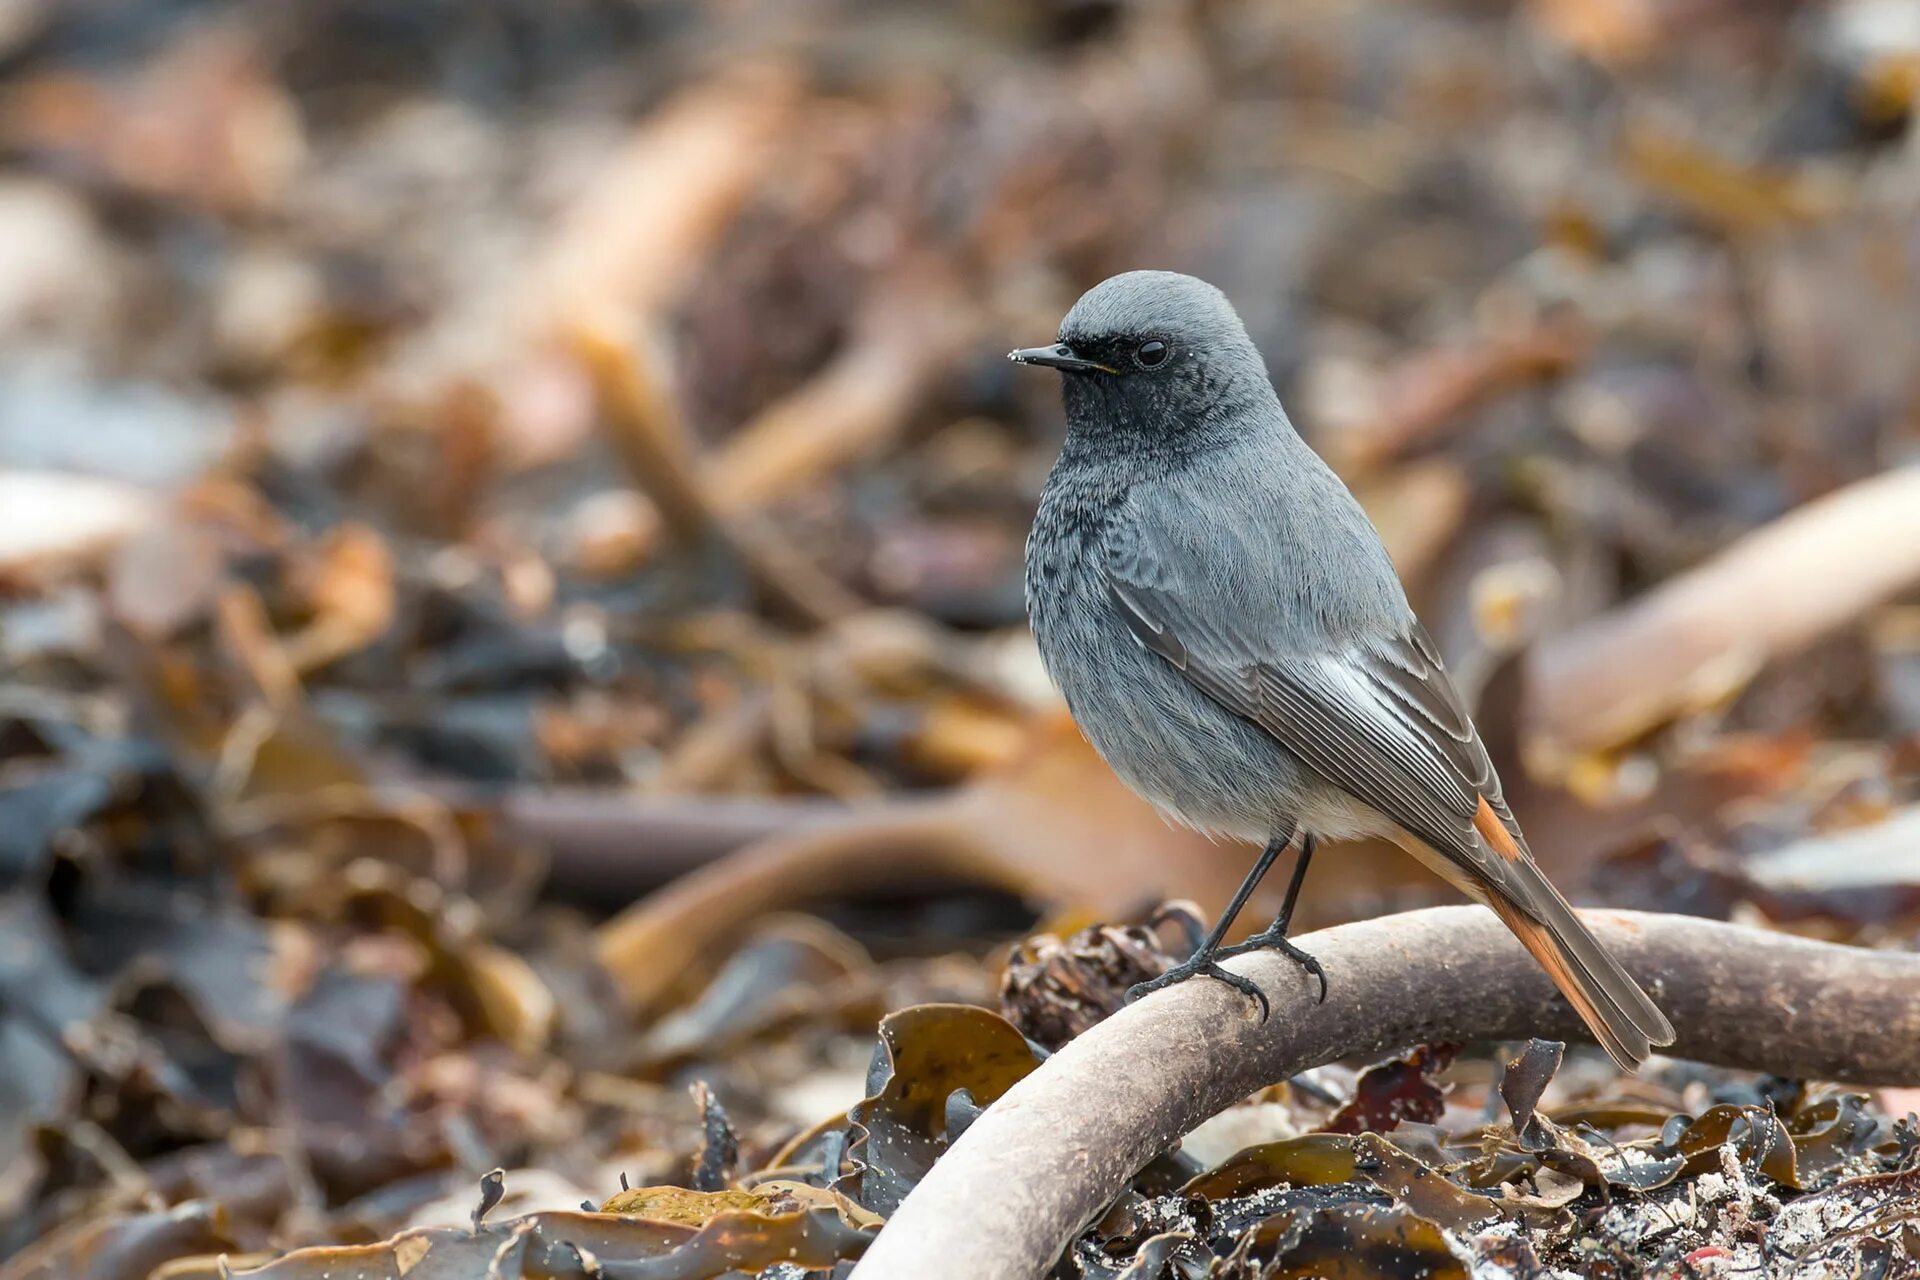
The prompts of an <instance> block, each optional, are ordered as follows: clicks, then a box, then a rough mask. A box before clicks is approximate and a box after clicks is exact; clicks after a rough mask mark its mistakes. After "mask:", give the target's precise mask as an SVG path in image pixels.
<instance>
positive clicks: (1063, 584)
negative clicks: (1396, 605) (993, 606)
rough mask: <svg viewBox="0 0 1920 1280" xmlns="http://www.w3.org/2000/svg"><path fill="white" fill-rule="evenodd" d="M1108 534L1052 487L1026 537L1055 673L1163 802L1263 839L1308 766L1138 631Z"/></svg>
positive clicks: (1097, 731) (1033, 595) (1078, 711)
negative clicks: (1115, 576) (1112, 572)
mask: <svg viewBox="0 0 1920 1280" xmlns="http://www.w3.org/2000/svg"><path fill="white" fill-rule="evenodd" d="M1111 536H1112V534H1111V532H1110V530H1109V529H1108V527H1107V525H1106V523H1105V522H1104V521H1103V520H1101V519H1100V518H1099V517H1098V516H1097V515H1093V514H1092V513H1088V512H1085V511H1080V510H1075V509H1074V504H1073V503H1072V502H1071V499H1070V496H1069V497H1068V498H1067V500H1065V501H1063V500H1062V499H1061V496H1060V495H1057V494H1055V493H1053V492H1051V491H1050V493H1049V496H1048V500H1043V501H1042V504H1041V510H1040V515H1039V517H1038V518H1037V519H1036V520H1035V523H1034V530H1033V536H1032V538H1031V539H1030V540H1029V542H1028V548H1027V599H1028V609H1029V612H1030V614H1031V617H1032V621H1033V631H1034V638H1035V640H1036V642H1037V643H1038V645H1039V648H1040V657H1041V660H1042V661H1043V662H1044V663H1045V665H1046V668H1047V672H1048V674H1049V675H1050V676H1051V677H1052V679H1053V681H1054V683H1055V685H1057V686H1058V687H1059V689H1060V692H1061V693H1062V694H1063V695H1064V696H1065V698H1066V701H1067V708H1068V710H1069V711H1071V712H1072V714H1073V718H1074V721H1075V722H1076V723H1077V724H1078V725H1079V726H1080V729H1081V731H1082V732H1083V733H1085V734H1086V736H1087V739H1088V740H1089V741H1090V742H1092V744H1093V746H1094V749H1095V750H1097V751H1098V752H1099V753H1100V755H1101V756H1102V757H1103V758H1104V759H1105V760H1106V761H1107V763H1108V764H1109V765H1111V766H1112V767H1113V770H1114V772H1116V773H1117V774H1119V775H1120V777H1121V779H1122V780H1123V781H1124V782H1126V783H1127V785H1128V786H1130V787H1131V788H1133V790H1135V791H1136V792H1138V793H1139V794H1141V795H1142V796H1144V797H1145V798H1147V799H1148V800H1150V801H1151V802H1152V803H1153V804H1154V805H1156V806H1157V807H1159V808H1160V809H1161V810H1162V811H1163V812H1165V813H1167V814H1168V815H1169V816H1171V817H1173V818H1175V819H1176V820H1178V821H1180V822H1183V823H1185V824H1187V825H1189V826H1193V827H1197V828H1199V829H1201V830H1205V831H1213V832H1220V833H1223V834H1229V835H1236V836H1240V837H1242V838H1244V839H1248V840H1254V841H1262V840H1265V839H1266V838H1267V836H1268V835H1269V834H1270V833H1271V832H1272V831H1273V830H1275V829H1276V828H1278V827H1280V826H1282V825H1284V824H1285V822H1286V821H1287V820H1289V819H1291V818H1292V817H1293V816H1295V813H1296V812H1297V809H1298V806H1299V802H1300V800H1301V793H1302V788H1303V786H1304V785H1305V783H1306V779H1305V777H1304V774H1303V771H1302V768H1301V766H1300V765H1299V764H1298V763H1297V762H1296V761H1295V760H1294V759H1293V757H1292V756H1291V755H1289V754H1288V753H1287V752H1286V751H1285V750H1284V749H1283V748H1282V747H1281V746H1280V744H1279V743H1277V742H1276V741H1275V740H1274V739H1273V738H1272V737H1270V736H1269V735H1268V734H1267V733H1266V732H1265V731H1264V730H1261V729H1259V728H1258V727H1256V726H1254V725H1252V724H1250V723H1249V722H1247V721H1245V720H1242V719H1241V718H1240V717H1238V716H1235V715H1233V714H1232V713H1231V712H1228V711H1226V710H1225V709H1223V708H1222V707H1220V706H1219V705H1218V704H1217V703H1215V702H1214V701H1213V700H1212V699H1210V698H1208V697H1207V696H1206V695H1205V694H1204V693H1202V692H1201V691H1200V690H1199V689H1197V688H1195V687H1194V686H1193V685H1192V684H1191V683H1190V682H1189V681H1188V680H1187V679H1186V677H1185V676H1183V675H1182V674H1181V673H1180V672H1179V671H1178V670H1177V669H1176V668H1175V667H1174V666H1173V665H1172V664H1171V663H1169V662H1168V661H1167V660H1166V659H1165V658H1163V657H1161V656H1160V655H1158V654H1156V653H1153V652H1151V651H1150V650H1149V649H1147V647H1146V646H1145V645H1144V644H1142V643H1141V641H1140V639H1139V638H1138V637H1137V636H1136V635H1135V634H1134V631H1133V629H1132V628H1131V627H1130V626H1129V625H1128V624H1127V622H1126V620H1125V619H1124V618H1123V617H1122V616H1121V614H1120V612H1119V609H1118V607H1117V606H1116V604H1115V602H1114V599H1113V596H1112V593H1111V591H1110V590H1109V587H1108V582H1107V576H1106V565H1107V563H1108V556H1109V554H1110V548H1109V547H1108V545H1107V544H1108V540H1109V538H1110V537H1111Z"/></svg>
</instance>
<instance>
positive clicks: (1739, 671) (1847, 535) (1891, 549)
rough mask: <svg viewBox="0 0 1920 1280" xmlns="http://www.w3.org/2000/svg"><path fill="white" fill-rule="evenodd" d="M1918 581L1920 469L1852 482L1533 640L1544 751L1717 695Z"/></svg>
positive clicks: (1604, 742) (1633, 727)
mask: <svg viewBox="0 0 1920 1280" xmlns="http://www.w3.org/2000/svg"><path fill="white" fill-rule="evenodd" d="M1916 582H1920V467H1912V466H1910V467H1902V468H1899V469H1897V470H1894V471H1889V472H1887V473H1885V474H1884V475H1880V476H1876V477H1874V478H1873V479H1871V480H1863V481H1860V482H1859V483H1857V484H1853V485H1849V486H1848V487H1846V488H1844V489H1841V490H1840V491H1838V492H1836V493H1833V494H1829V495H1828V496H1827V497H1825V498H1822V499H1820V500H1819V501H1817V502H1812V503H1809V504H1808V505H1807V506H1805V507H1803V508H1801V509H1800V510H1798V511H1795V512H1793V513H1792V514H1791V515H1788V516H1785V517H1783V518H1781V519H1780V520H1777V521H1775V522H1774V523H1772V524H1770V525H1768V526H1767V527H1766V528H1764V529H1760V530H1757V531H1756V532H1754V533H1752V534H1749V535H1748V536H1747V537H1745V538H1742V539H1741V540H1740V541H1739V542H1737V543H1735V544H1734V545H1733V546H1731V547H1729V548H1728V549H1726V550H1725V551H1723V552H1721V553H1720V554H1719V555H1718V556H1716V557H1714V558H1713V559H1712V560H1709V561H1708V562H1707V563H1706V564H1704V565H1701V566H1700V567H1699V568H1697V569H1694V570H1693V571H1691V572H1689V573H1684V574H1681V575H1680V576H1678V577H1676V578H1673V579H1670V580H1669V581H1667V582H1666V583H1664V584H1663V585H1661V586H1660V587H1658V588H1656V589H1654V590H1652V591H1650V592H1648V593H1647V594H1646V595H1644V596H1641V597H1639V598H1638V599H1636V600H1633V601H1631V602H1629V603H1627V604H1625V605H1623V606H1621V607H1620V608H1618V609H1615V610H1613V611H1612V612H1610V613H1607V614H1604V615H1602V616H1600V617H1598V618H1596V619H1594V620H1593V621H1591V622H1588V623H1587V624H1586V625H1584V626H1582V627H1579V628H1576V629H1575V630H1573V631H1569V632H1567V633H1566V634H1564V635H1560V636H1556V637H1554V638H1553V639H1551V640H1548V641H1546V642H1545V643H1543V644H1542V645H1541V646H1540V647H1539V648H1538V649H1536V650H1535V651H1534V654H1533V657H1532V662H1531V666H1530V670H1529V678H1528V684H1529V690H1530V696H1529V698H1528V707H1529V711H1528V722H1529V723H1528V731H1529V737H1530V738H1531V739H1533V741H1534V744H1535V746H1536V748H1537V749H1538V750H1539V752H1540V758H1541V759H1542V762H1543V763H1545V764H1547V765H1549V766H1551V765H1552V764H1553V763H1554V762H1555V761H1556V760H1561V761H1564V760H1565V759H1567V758H1568V757H1569V756H1571V755H1574V754H1577V753H1579V752H1583V751H1599V750H1605V749H1607V748H1609V747H1614V746H1618V745H1620V744H1622V743H1624V742H1627V741H1629V740H1631V739H1633V738H1635V737H1637V736H1639V735H1640V734H1641V733H1644V732H1645V731H1646V730H1648V729H1650V728H1653V727H1654V726H1656V725H1658V724H1659V723H1660V722H1661V721H1663V720H1665V719H1666V718H1667V717H1669V716H1672V715H1674V714H1677V713H1679V712H1683V711H1685V710H1687V709H1689V708H1692V707H1699V706H1705V705H1711V704H1712V703H1714V702H1715V701H1717V700H1719V699H1720V698H1722V697H1724V696H1726V695H1727V694H1729V693H1732V692H1734V691H1736V690H1738V688H1739V687H1740V686H1741V684H1742V683H1744V681H1745V680H1746V678H1747V677H1748V676H1750V675H1751V674H1752V673H1753V672H1754V671H1756V670H1757V669H1758V668H1759V667H1760V666H1761V665H1762V664H1763V663H1765V662H1766V661H1767V660H1769V659H1771V658H1775V657H1778V656H1779V655H1781V654H1784V653H1791V652H1793V651H1794V650H1796V649H1798V648H1800V647H1802V646H1804V645H1806V644H1808V643H1809V642H1811V641H1813V640H1815V639H1817V638H1818V637H1819V636H1821V635H1823V634H1824V633H1826V632H1828V631H1831V630H1832V629H1833V628H1835V627H1837V626H1840V625H1841V624H1843V623H1845V622H1848V621H1849V620H1851V619H1853V618H1855V617H1857V616H1859V614H1860V613H1861V612H1863V611H1864V610H1866V609H1868V608H1870V607H1872V606H1873V605H1875V604H1877V603H1879V602H1881V601H1883V600H1886V599H1887V598H1889V597H1890V596H1892V595H1894V594H1895V593H1897V592H1899V591H1902V590H1904V589H1906V588H1907V587H1909V586H1911V585H1913V584H1914V583H1916Z"/></svg>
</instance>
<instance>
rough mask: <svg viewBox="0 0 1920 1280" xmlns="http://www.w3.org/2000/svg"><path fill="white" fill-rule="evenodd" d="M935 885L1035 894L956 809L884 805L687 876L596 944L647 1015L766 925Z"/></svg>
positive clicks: (613, 923)
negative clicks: (884, 888)
mask: <svg viewBox="0 0 1920 1280" xmlns="http://www.w3.org/2000/svg"><path fill="white" fill-rule="evenodd" d="M937 880H957V881H961V882H964V883H968V884H986V885H994V886H997V887H999V888H1001V889H1004V890H1007V891H1008V892H1011V893H1026V892H1028V891H1030V890H1031V889H1032V888H1033V885H1032V882H1031V881H1029V880H1026V879H1023V878H1022V877H1020V876H1019V875H1018V874H1017V873H1016V872H1015V871H1014V870H1013V868H1012V867H1011V865H1010V864H1009V863H1008V862H1007V861H1006V860H1005V859H1004V858H1002V857H998V856H996V854H995V851H994V850H993V849H992V848H991V847H990V846H988V845H987V844H985V843H983V842H982V841H981V839H980V838H979V835H978V829H977V828H976V827H974V826H972V825H970V824H968V823H965V822H962V821H959V820H957V816H956V814H955V813H954V811H953V806H952V805H950V804H943V803H941V802H939V801H927V802H923V803H912V802H906V803H899V804H887V805H882V806H877V807H875V808H874V809H873V810H871V811H870V812H864V813H863V812H861V811H858V810H855V811H852V812H850V813H848V814H847V815H846V817H845V818H844V820H842V821H837V822H832V823H829V824H825V825H822V826H820V827H817V828H814V829H810V830H802V831H796V832H792V833H790V834H786V835H782V836H775V837H773V838H771V839H768V840H763V841H761V842H760V843H758V844H755V845H753V846H751V847H749V848H746V849H742V850H741V851H739V852H738V853H736V854H735V855H734V856H733V857H730V858H726V859H724V860H722V861H720V862H715V863H712V864H711V865H708V866H705V867H702V868H700V869H699V870H697V871H694V872H691V873H690V874H688V875H686V876H683V877H681V878H680V879H679V880H676V881H674V882H673V883H672V884H670V885H668V886H667V887H666V888H664V889H662V890H660V891H659V892H657V893H654V894H652V895H650V896H649V897H648V898H646V900H645V901H643V902H641V903H639V904H637V905H636V906H634V907H632V908H630V909H629V910H627V911H626V912H623V913H622V914H620V915H619V916H616V917H615V918H614V919H612V920H610V921H608V922H607V923H606V924H605V925H603V926H602V927H601V929H600V931H599V936H598V939H597V942H596V944H595V945H596V947H597V949H598V952H599V956H600V963H601V964H602V965H603V966H605V968H606V970H607V972H608V973H609V974H611V975H612V977H613V980H614V983H615V985H616V986H618V987H619V989H620V993H621V995H622V997H623V998H624V1000H625V1002H626V1003H627V1005H628V1006H629V1007H630V1008H633V1009H636V1010H644V1009H647V1008H650V1007H652V1006H653V1005H655V1004H657V1003H658V1002H659V1001H660V1000H661V999H662V998H664V997H665V996H667V995H668V994H670V993H671V992H672V991H673V990H674V989H675V988H676V987H677V986H679V985H680V984H681V983H683V982H685V981H686V979H687V977H688V975H689V973H690V972H692V970H693V968H694V966H695V965H697V964H699V963H700V962H701V961H702V960H704V959H706V958H708V957H710V956H712V955H713V954H714V953H715V952H716V951H717V950H718V949H719V948H720V946H721V944H722V943H725V942H727V941H729V940H731V939H732V938H734V937H735V936H737V935H738V934H739V933H740V931H741V930H742V929H743V928H745V927H746V925H747V924H748V923H750V922H751V921H753V920H755V919H757V918H758V917H760V916H763V915H766V914H769V913H771V912H774V911H779V910H784V909H787V908H789V907H792V906H794V905H796V904H799V903H803V902H807V901H809V900H812V899H815V898H820V897H830V896H832V895H833V894H835V893H846V892H850V891H858V890H868V889H871V888H873V887H875V886H881V885H911V884H915V883H919V884H926V883H931V882H934V881H937Z"/></svg>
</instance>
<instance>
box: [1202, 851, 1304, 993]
mask: <svg viewBox="0 0 1920 1280" xmlns="http://www.w3.org/2000/svg"><path fill="white" fill-rule="evenodd" d="M1312 860H1313V837H1312V836H1311V835H1302V836H1301V837H1300V856H1299V857H1298V858H1297V859H1296V860H1295V861H1294V864H1293V877H1292V878H1291V879H1290V880H1288V881H1287V897H1286V901H1285V902H1283V903H1281V905H1280V914H1279V915H1277V916H1275V917H1274V918H1273V923H1272V924H1270V925H1268V926H1267V927H1266V928H1264V929H1262V930H1261V931H1260V932H1259V933H1256V934H1254V935H1253V936H1252V937H1251V938H1248V939H1247V940H1246V941H1245V942H1242V943H1238V944H1236V945H1234V946H1231V947H1225V948H1222V949H1221V950H1220V951H1219V953H1218V954H1219V958H1220V959H1222V960H1225V959H1227V958H1228V957H1229V956H1242V955H1245V954H1246V953H1247V952H1249V951H1278V952H1280V953H1281V954H1283V955H1285V956H1287V957H1288V958H1289V959H1291V960H1292V961H1293V962H1294V963H1295V964H1297V965H1299V966H1300V967H1301V968H1302V969H1305V970H1306V971H1307V972H1308V973H1310V974H1312V975H1313V976H1314V977H1315V978H1317V979H1319V980H1320V1003H1322V1004H1325V1003H1326V1000H1327V971H1326V970H1325V969H1322V968H1321V967H1320V962H1319V961H1318V960H1316V959H1314V958H1313V957H1312V956H1310V955H1308V954H1307V953H1306V952H1304V951H1302V950H1301V949H1300V948H1299V947H1296V946H1294V945H1293V943H1291V942H1289V941H1288V940H1287V928H1288V926H1290V925H1291V924H1292V923H1293V904H1294V903H1296V902H1298V901H1299V900H1300V886H1301V885H1303V884H1305V883H1306V881H1307V863H1309V862H1310V861H1312Z"/></svg>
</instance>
